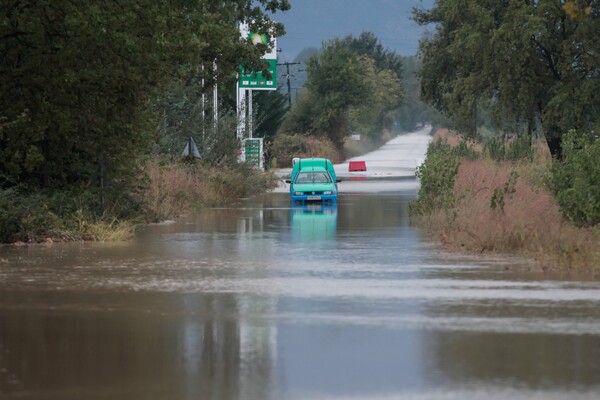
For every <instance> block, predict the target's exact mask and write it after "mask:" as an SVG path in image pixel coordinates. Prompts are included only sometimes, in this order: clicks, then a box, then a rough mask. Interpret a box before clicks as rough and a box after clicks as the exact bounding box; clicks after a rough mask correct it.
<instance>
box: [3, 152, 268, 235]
mask: <svg viewBox="0 0 600 400" xmlns="http://www.w3.org/2000/svg"><path fill="white" fill-rule="evenodd" d="M276 184H277V177H275V175H274V174H272V173H269V172H262V171H259V170H256V169H254V168H252V167H250V166H248V165H246V164H236V163H233V164H232V165H228V166H225V165H223V166H210V165H207V164H205V163H203V162H202V161H197V160H193V159H192V160H182V159H180V158H178V159H175V158H165V157H163V158H153V159H151V160H147V161H145V162H143V163H141V164H140V165H139V168H138V170H137V171H136V174H135V176H134V177H133V178H131V179H128V180H126V181H122V182H111V183H109V184H107V185H106V186H105V187H104V188H102V189H98V188H92V187H91V185H90V186H88V187H85V186H84V187H81V186H79V187H69V188H64V189H62V190H56V189H55V190H52V191H50V190H46V191H44V190H32V189H31V188H28V187H26V186H18V187H14V188H11V189H9V190H2V191H1V192H0V243H9V244H17V245H23V244H32V243H53V242H57V241H59V242H61V241H119V240H128V239H131V238H132V237H133V236H134V235H135V233H136V231H137V229H138V228H139V227H140V226H142V225H144V224H146V223H148V222H158V221H164V220H169V219H176V218H178V217H181V216H183V215H185V214H188V213H190V212H193V211H194V210H198V209H201V208H204V207H213V206H221V205H227V204H232V203H235V202H236V201H239V199H240V198H243V197H247V196H251V195H255V194H260V193H264V192H265V191H267V190H268V189H270V188H272V187H274V186H275V185H276Z"/></svg>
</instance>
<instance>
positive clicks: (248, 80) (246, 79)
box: [240, 59, 277, 90]
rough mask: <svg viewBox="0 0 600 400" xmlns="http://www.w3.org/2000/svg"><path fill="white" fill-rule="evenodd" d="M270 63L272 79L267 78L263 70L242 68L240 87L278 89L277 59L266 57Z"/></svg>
mask: <svg viewBox="0 0 600 400" xmlns="http://www.w3.org/2000/svg"><path fill="white" fill-rule="evenodd" d="M264 61H266V62H268V63H269V68H268V70H269V72H270V73H271V79H267V78H265V76H264V75H263V73H262V72H251V71H245V70H244V67H241V68H240V89H252V90H277V60H271V59H265V60H264Z"/></svg>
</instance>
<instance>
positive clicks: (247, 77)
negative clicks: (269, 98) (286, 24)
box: [236, 24, 277, 155]
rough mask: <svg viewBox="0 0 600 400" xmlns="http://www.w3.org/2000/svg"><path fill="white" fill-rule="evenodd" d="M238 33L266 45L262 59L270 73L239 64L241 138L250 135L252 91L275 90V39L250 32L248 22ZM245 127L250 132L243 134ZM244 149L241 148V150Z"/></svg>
mask: <svg viewBox="0 0 600 400" xmlns="http://www.w3.org/2000/svg"><path fill="white" fill-rule="evenodd" d="M240 35H241V37H242V38H244V39H250V41H251V42H252V43H253V44H255V45H258V44H262V45H265V46H267V52H266V53H265V55H264V56H263V57H262V59H263V60H264V61H265V62H267V63H268V64H269V65H268V68H267V70H268V71H269V75H270V76H269V77H267V76H265V75H264V74H263V73H262V72H261V71H258V72H256V71H250V70H246V68H244V66H243V65H241V66H240V72H239V77H238V81H237V96H236V97H237V115H238V126H237V137H238V139H240V140H242V139H243V138H244V136H249V137H252V91H254V90H277V39H276V38H275V36H273V35H272V34H271V33H270V32H269V33H268V34H267V33H259V32H250V26H249V25H248V24H241V25H240ZM246 124H248V126H246ZM247 129H249V131H250V132H249V133H248V135H245V132H246V130H247ZM261 143H262V142H261ZM261 146H262V144H261ZM244 150H245V149H242V152H244ZM261 155H262V151H261Z"/></svg>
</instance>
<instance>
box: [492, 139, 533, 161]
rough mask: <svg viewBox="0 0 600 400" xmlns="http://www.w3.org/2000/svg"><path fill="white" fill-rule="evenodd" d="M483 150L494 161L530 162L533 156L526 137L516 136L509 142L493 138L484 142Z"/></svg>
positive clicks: (529, 141) (531, 147)
mask: <svg viewBox="0 0 600 400" xmlns="http://www.w3.org/2000/svg"><path fill="white" fill-rule="evenodd" d="M483 149H484V152H485V153H486V154H487V155H488V157H489V158H491V159H492V160H496V161H521V160H527V161H532V160H533V154H534V150H533V146H531V138H530V137H529V136H528V135H518V136H517V137H516V138H514V139H513V140H511V141H509V142H505V141H504V140H503V139H502V138H501V137H499V136H494V137H492V138H491V139H489V140H488V141H486V143H485V145H484V148H483Z"/></svg>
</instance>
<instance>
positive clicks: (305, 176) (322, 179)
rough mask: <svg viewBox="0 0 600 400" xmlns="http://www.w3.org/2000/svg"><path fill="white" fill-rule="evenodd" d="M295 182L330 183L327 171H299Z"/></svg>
mask: <svg viewBox="0 0 600 400" xmlns="http://www.w3.org/2000/svg"><path fill="white" fill-rule="evenodd" d="M295 183H300V184H302V183H331V177H330V176H329V174H328V173H327V172H300V173H299V174H298V177H297V178H296V182H295Z"/></svg>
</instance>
